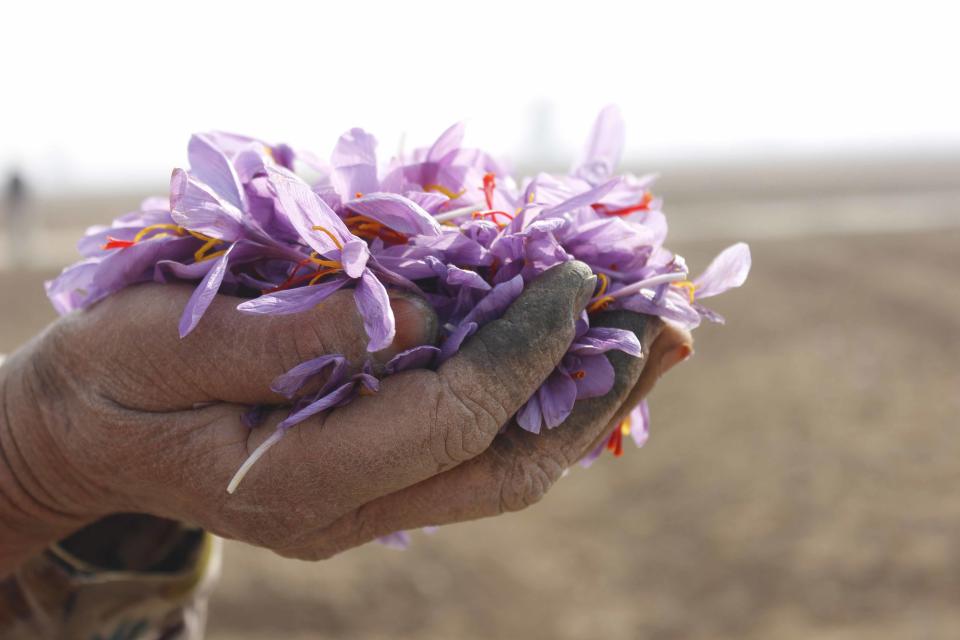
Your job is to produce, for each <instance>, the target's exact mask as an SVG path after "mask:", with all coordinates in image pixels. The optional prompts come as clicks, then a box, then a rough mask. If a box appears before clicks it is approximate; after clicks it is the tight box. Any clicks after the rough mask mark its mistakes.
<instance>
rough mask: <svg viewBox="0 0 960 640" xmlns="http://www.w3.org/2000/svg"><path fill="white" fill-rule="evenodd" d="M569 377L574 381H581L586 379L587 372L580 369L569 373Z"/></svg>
mask: <svg viewBox="0 0 960 640" xmlns="http://www.w3.org/2000/svg"><path fill="white" fill-rule="evenodd" d="M570 377H572V378H573V379H574V380H583V379H584V378H586V377H587V372H586V371H584V370H583V369H580V370H579V371H574V372H573V373H571V374H570Z"/></svg>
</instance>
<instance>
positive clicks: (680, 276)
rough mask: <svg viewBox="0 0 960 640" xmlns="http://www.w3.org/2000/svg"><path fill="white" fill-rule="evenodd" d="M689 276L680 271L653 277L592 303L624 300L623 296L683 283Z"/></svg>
mask: <svg viewBox="0 0 960 640" xmlns="http://www.w3.org/2000/svg"><path fill="white" fill-rule="evenodd" d="M688 275H689V274H687V273H686V272H683V271H678V272H675V273H662V274H660V275H658V276H653V277H652V278H647V279H646V280H640V281H639V282H634V283H633V284H631V285H627V286H626V287H623V288H622V289H617V290H616V291H613V292H608V293H604V294H603V295H602V296H597V297H596V298H594V299H593V300H591V302H596V301H598V300H602V299H603V298H613V299H616V298H622V297H623V296H629V295H633V294H634V293H637V292H638V291H640V290H641V289H650V288H652V287H656V286H658V285H661V284H665V283H667V282H681V281H683V280H686V279H687V277H688Z"/></svg>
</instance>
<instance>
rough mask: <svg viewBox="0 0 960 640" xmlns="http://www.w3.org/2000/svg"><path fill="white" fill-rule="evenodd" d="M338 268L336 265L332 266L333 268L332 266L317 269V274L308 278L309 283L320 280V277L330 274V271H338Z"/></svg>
mask: <svg viewBox="0 0 960 640" xmlns="http://www.w3.org/2000/svg"><path fill="white" fill-rule="evenodd" d="M339 270H340V269H338V268H336V267H334V268H332V269H320V270H319V271H317V275H315V276H313V277H312V278H311V279H310V283H309V284H317V282H319V281H320V278H322V277H323V276H328V275H330V274H331V273H336V272H337V271H339Z"/></svg>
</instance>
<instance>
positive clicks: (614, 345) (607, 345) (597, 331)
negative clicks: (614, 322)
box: [570, 327, 643, 358]
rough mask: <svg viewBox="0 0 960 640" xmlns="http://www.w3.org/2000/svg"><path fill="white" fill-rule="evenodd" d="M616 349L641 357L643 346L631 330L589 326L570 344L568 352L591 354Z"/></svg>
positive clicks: (582, 354)
mask: <svg viewBox="0 0 960 640" xmlns="http://www.w3.org/2000/svg"><path fill="white" fill-rule="evenodd" d="M613 349H616V350H618V351H623V352H624V353H627V354H630V355H631V356H634V357H635V358H642V357H643V347H642V346H641V345H640V340H639V338H637V335H636V334H635V333H634V332H633V331H627V330H626V329H615V328H613V327H591V328H590V329H589V330H588V331H587V332H586V333H585V334H584V335H582V336H580V337H578V338H577V339H576V340H574V342H573V344H572V345H570V353H574V354H576V355H578V356H592V355H597V354H600V353H606V352H607V351H611V350H613Z"/></svg>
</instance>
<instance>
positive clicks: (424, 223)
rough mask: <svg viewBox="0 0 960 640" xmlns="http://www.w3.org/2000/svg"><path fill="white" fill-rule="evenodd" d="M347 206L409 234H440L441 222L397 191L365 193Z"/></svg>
mask: <svg viewBox="0 0 960 640" xmlns="http://www.w3.org/2000/svg"><path fill="white" fill-rule="evenodd" d="M345 206H346V208H347V209H349V210H350V211H353V212H354V213H359V214H360V215H362V216H366V217H368V218H371V219H373V220H376V221H377V222H379V223H381V224H384V225H386V226H387V227H390V228H391V229H393V230H394V231H399V232H400V233H404V234H407V235H411V236H413V235H419V236H439V235H440V234H441V233H442V231H441V227H440V223H439V222H437V221H436V219H435V218H434V217H433V216H432V215H430V214H429V213H427V212H426V210H425V209H424V208H423V207H421V206H420V205H419V204H417V203H416V202H414V201H413V200H409V199H407V198H404V197H403V196H401V195H399V194H397V193H365V194H364V195H363V197H362V198H360V199H357V200H352V201H350V202H348V203H347V204H346V205H345Z"/></svg>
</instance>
